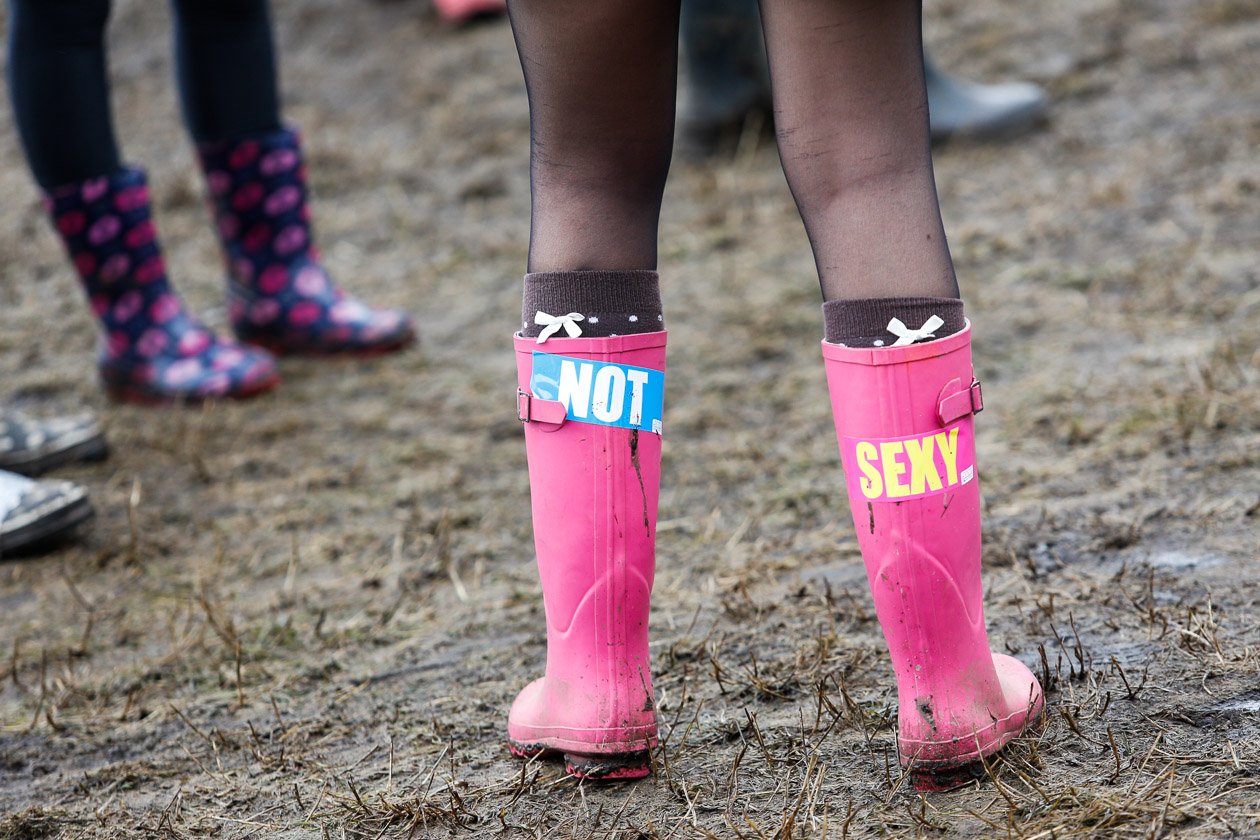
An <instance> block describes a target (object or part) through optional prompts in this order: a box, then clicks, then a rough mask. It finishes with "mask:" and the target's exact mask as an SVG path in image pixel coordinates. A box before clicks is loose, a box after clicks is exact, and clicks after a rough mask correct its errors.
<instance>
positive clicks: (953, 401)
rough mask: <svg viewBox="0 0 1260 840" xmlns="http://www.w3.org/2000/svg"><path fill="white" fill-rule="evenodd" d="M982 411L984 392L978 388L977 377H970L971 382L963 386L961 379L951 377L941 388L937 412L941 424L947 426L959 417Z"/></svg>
mask: <svg viewBox="0 0 1260 840" xmlns="http://www.w3.org/2000/svg"><path fill="white" fill-rule="evenodd" d="M982 411H984V392H983V391H981V389H980V380H979V379H976V378H975V377H972V380H971V384H970V385H968V386H965V387H964V386H963V384H962V380H960V379H951V380H950V381H949V382H948V383H946V385H945V387H944V388H942V389H941V398H940V402H939V404H938V406H937V414H938V415H939V417H940V421H941V425H942V426H948V425H949V424H950V423H953V422H954V421H955V420H957V419H959V418H960V417H966V416H968V415H971V414H979V413H980V412H982Z"/></svg>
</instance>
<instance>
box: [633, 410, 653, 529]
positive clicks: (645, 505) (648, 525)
mask: <svg viewBox="0 0 1260 840" xmlns="http://www.w3.org/2000/svg"><path fill="white" fill-rule="evenodd" d="M630 463H631V464H634V474H635V475H636V476H638V477H639V492H640V493H642V494H643V530H645V531H647V533H648V534H649V535H650V534H651V533H652V525H651V523H650V522H649V521H648V502H647V488H645V487H644V486H643V467H642V466H640V465H639V430H638V429H631V430H630Z"/></svg>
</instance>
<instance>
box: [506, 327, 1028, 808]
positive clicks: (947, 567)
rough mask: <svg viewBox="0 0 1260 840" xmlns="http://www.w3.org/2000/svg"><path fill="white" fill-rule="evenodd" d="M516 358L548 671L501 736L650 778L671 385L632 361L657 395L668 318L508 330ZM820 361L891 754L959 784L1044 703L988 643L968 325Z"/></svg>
mask: <svg viewBox="0 0 1260 840" xmlns="http://www.w3.org/2000/svg"><path fill="white" fill-rule="evenodd" d="M516 353H517V370H518V385H519V389H518V395H517V399H518V416H519V417H520V419H521V420H522V421H523V422H524V424H525V442H526V450H527V455H528V460H529V473H530V487H531V491H532V493H531V495H532V503H533V519H534V538H535V544H536V549H537V553H538V568H539V572H540V574H541V577H542V584H543V598H544V603H545V607H546V615H547V668H546V675H545V676H544V677H543V678H542V679H539V680H537V681H535V682H533V683H532V684H530V685H529V686H527V687H526V688H525V690H524V691H522V692H521V694H520V695H519V696H518V697H517V699H516V702H515V703H514V704H513V706H512V710H511V713H510V715H509V719H508V738H509V742H510V744H511V748H512V751H513V752H514V753H515V754H517V755H520V756H524V757H530V756H535V755H543V754H562V755H563V756H564V758H565V761H566V769H567V771H568V772H569V773H570V774H572V775H574V776H578V777H581V778H596V779H630V778H638V777H642V776H646V775H647V774H648V773H649V772H650V756H651V749H652V748H653V747H654V746H655V744H656V738H657V735H656V733H657V730H656V719H655V714H654V700H653V694H652V676H651V669H650V665H649V657H648V611H649V608H648V602H649V595H650V592H651V588H652V577H653V570H654V565H655V542H656V511H657V500H658V497H659V488H660V453H661V439H660V425H659V407H658V404H659V402H660V401H661V400H663V396H662V395H658V394H655V393H653V392H652V382H651V381H649V380H648V378H647V377H648V373H644V372H643V371H647V372H650V373H656V374H657V375H658V376H659V382H660V383H661V386H662V390H663V380H664V370H665V333H664V332H656V333H646V334H641V335H632V336H622V337H612V338H569V339H564V338H561V339H550V340H548V341H546V342H545V343H543V344H541V345H540V344H538V343H537V342H536V341H535V340H534V339H530V338H522V337H520V336H518V337H517V338H516ZM823 357H824V360H825V363H826V370H827V381H828V385H829V389H830V393H831V404H832V409H833V411H834V415H835V423H836V434H837V437H838V438H839V442H840V450H841V458H842V461H843V463H844V469H845V474H846V476H847V481H848V491H849V501H850V506H851V508H852V512H853V521H854V525H855V527H856V528H857V532H858V539H859V544H860V546H861V550H862V556H863V558H864V560H865V563H866V570H867V576H868V578H869V581H870V585H871V593H872V595H873V596H874V599H875V607H876V612H877V614H878V616H879V621H880V625H881V627H882V628H883V630H884V637H885V639H886V640H887V643H888V648H889V652H890V653H891V655H892V659H893V665H894V669H895V672H896V676H897V690H898V702H899V709H898V724H899V732H898V746H899V750H900V755H901V762H902V764H903V765H905V766H906V767H907V769H908V770H909V771H910V772H911V773H912V774H913V776H914V779H915V782H916V784H918V785H919V786H921V787H949V786H953V785H954V784H957V783H958V781H959V780H965V779H966V778H967V777H968V776H969V773H968V771H969V770H971V769H973V768H975V767H977V766H978V765H979V764H980V760H981V759H982V758H983V757H986V756H989V755H991V754H992V753H994V752H996V751H997V750H999V749H1000V748H1001V747H1002V746H1003V745H1005V744H1006V743H1007V742H1009V741H1010V740H1011V739H1012V738H1015V737H1016V736H1017V735H1019V734H1020V733H1021V732H1022V731H1024V729H1025V728H1026V727H1027V726H1028V725H1029V724H1030V723H1032V722H1033V721H1035V720H1036V719H1038V718H1039V716H1040V713H1041V710H1042V706H1043V698H1042V692H1041V687H1040V686H1039V685H1038V683H1037V680H1036V678H1035V677H1033V675H1032V673H1031V672H1030V671H1029V670H1028V669H1027V668H1026V667H1024V665H1023V664H1021V663H1020V662H1019V661H1017V660H1015V659H1013V658H1011V657H1008V656H1004V655H1001V654H994V653H992V652H991V651H990V649H989V641H988V634H987V632H986V630H985V623H984V610H983V605H982V591H981V584H980V488H979V481H978V477H977V475H976V465H975V438H974V432H973V415H974V414H975V413H976V412H978V411H979V410H980V409H981V408H982V404H981V399H980V388H979V384H978V383H977V382H976V381H975V380H974V378H973V376H972V367H971V330H970V327H967V328H966V329H965V330H963V331H962V332H960V333H957V334H955V335H951V336H949V337H947V338H943V339H939V340H936V341H931V342H928V343H922V344H912V345H908V346H904V347H888V348H869V349H856V348H848V347H843V346H840V345H834V344H827V343H824V344H823ZM557 359H559V360H560V361H559V362H557ZM636 377H637V381H641V382H642V383H643V384H642V385H641V387H640V388H639V390H638V391H636V390H635V388H634V387H633V386H634V384H635V382H636ZM636 402H637V404H638V405H637V407H638V409H639V411H638V414H636V413H635V408H636ZM592 421H594V422H592ZM649 423H650V424H651V425H649Z"/></svg>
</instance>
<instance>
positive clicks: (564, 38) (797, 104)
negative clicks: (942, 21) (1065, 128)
mask: <svg viewBox="0 0 1260 840" xmlns="http://www.w3.org/2000/svg"><path fill="white" fill-rule="evenodd" d="M679 2H680V0H508V11H509V13H510V15H511V18H512V29H513V32H514V34H515V36H516V44H517V49H518V51H519V53H520V57H521V65H522V67H523V68H524V70H525V86H526V89H527V91H528V93H529V103H530V130H531V136H532V145H531V148H532V169H531V172H532V186H533V229H532V233H531V238H530V250H529V266H530V270H531V271H535V272H545V271H573V270H578V269H608V270H626V269H653V270H654V269H655V268H656V260H657V254H656V238H657V224H658V219H659V214H660V209H661V196H662V190H663V187H664V184H665V177H666V175H667V174H668V172H669V164H670V150H671V148H672V146H673V131H674V86H675V73H676V68H677V54H678V53H677V50H678V20H679ZM920 12H921V5H920V0H761V17H762V22H763V24H764V28H765V37H766V46H767V52H768V55H769V63H770V75H771V78H772V81H773V86H774V98H775V129H776V132H777V134H778V141H779V156H780V158H781V159H782V162H783V170H784V173H785V174H786V175H787V181H788V185H789V186H790V187H791V189H792V194H793V196H794V197H795V198H796V203H797V206H798V207H799V209H800V211H801V217H802V219H803V220H804V222H805V230H806V232H807V233H808V234H809V240H810V244H811V245H812V247H813V251H814V259H815V262H816V264H817V266H818V274H819V280H820V282H821V284H822V290H823V295H824V297H825V298H826V299H827V300H837V299H845V298H849V299H862V298H883V297H956V296H957V285H956V282H955V280H954V270H953V264H952V262H951V261H950V256H949V249H948V247H947V246H946V244H945V234H944V230H943V228H942V224H941V217H940V207H939V205H938V204H937V198H936V186H935V182H934V180H933V175H932V156H931V147H930V145H929V140H928V115H927V94H926V90H925V87H924V77H923V56H922V41H921V28H920V23H921V21H920Z"/></svg>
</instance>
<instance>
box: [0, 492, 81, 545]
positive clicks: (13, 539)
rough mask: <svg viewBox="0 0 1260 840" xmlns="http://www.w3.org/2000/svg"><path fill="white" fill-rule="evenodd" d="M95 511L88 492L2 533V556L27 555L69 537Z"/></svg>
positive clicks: (0, 543)
mask: <svg viewBox="0 0 1260 840" xmlns="http://www.w3.org/2000/svg"><path fill="white" fill-rule="evenodd" d="M95 515H96V510H95V509H94V508H93V507H92V503H91V501H89V500H88V498H87V497H86V496H84V497H83V498H81V499H79V500H78V501H75V502H73V503H71V504H70V505H67V506H66V507H64V508H62V509H61V510H59V511H56V512H55V513H52V514H49V515H48V516H45V517H44V518H42V519H39V520H37V521H35V522H32V523H31V524H30V525H27V526H26V527H24V528H19V529H17V530H16V531H11V532H9V533H7V534H0V559H6V558H8V557H10V556H13V555H19V556H22V555H28V554H34V553H35V552H37V551H39V550H42V549H44V548H48V547H50V546H52V545H54V544H55V543H57V542H60V541H61V539H62V538H64V537H67V536H69V535H70V533H71V532H72V531H73V530H74V529H76V528H77V527H78V526H79V525H82V524H83V523H84V522H87V521H88V520H89V519H91V518H92V517H93V516H95Z"/></svg>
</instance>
